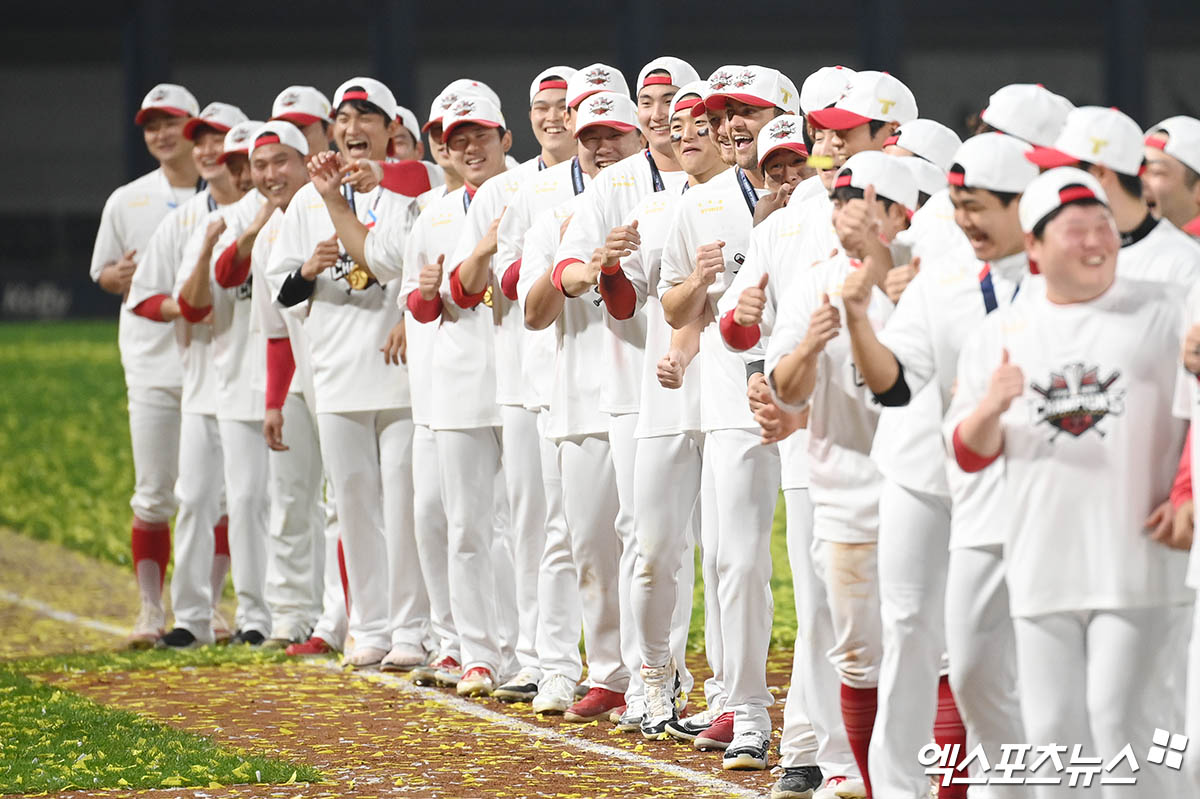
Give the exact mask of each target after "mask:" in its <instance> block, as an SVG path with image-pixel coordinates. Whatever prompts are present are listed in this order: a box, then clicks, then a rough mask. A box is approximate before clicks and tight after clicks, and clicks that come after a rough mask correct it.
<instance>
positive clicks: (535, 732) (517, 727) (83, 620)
mask: <svg viewBox="0 0 1200 799" xmlns="http://www.w3.org/2000/svg"><path fill="white" fill-rule="evenodd" d="M0 600H3V601H5V602H9V603H11V604H14V605H20V606H21V607H24V608H28V609H29V610H32V611H34V612H35V613H40V614H42V615H43V616H49V617H50V618H52V619H56V620H57V621H61V622H65V623H67V624H74V625H77V626H80V627H87V628H89V629H92V630H98V631H99V632H103V633H108V634H109V635H114V636H118V637H122V638H123V637H125V636H126V635H128V634H129V630H127V629H125V628H123V627H117V626H116V625H113V624H108V623H106V622H102V621H97V620H96V619H89V618H87V617H85V616H80V615H79V614H77V613H71V612H69V611H65V610H59V609H58V608H56V607H54V606H52V605H48V604H46V603H45V602H41V601H39V600H36V599H29V598H28V597H23V596H20V595H18V594H14V593H13V592H11V591H6V590H3V589H0ZM299 662H305V661H299ZM313 665H314V666H315V667H318V668H326V669H329V670H331V671H337V672H343V671H344V670H343V668H342V666H341V665H340V664H339V663H337V662H336V661H324V662H321V663H320V664H319V665H318V664H313ZM354 676H355V677H356V678H358V679H361V680H363V681H365V682H372V683H382V684H384V685H388V686H391V687H392V688H395V689H397V690H399V691H401V692H402V693H408V694H413V695H415V696H419V697H421V698H422V699H425V700H428V701H432V702H437V703H438V704H440V705H443V706H445V707H448V708H451V709H452V710H456V711H458V712H459V713H465V714H466V715H468V716H474V717H475V718H478V719H481V720H483V721H487V722H489V723H490V724H495V725H496V726H499V727H504V728H505V729H508V730H511V731H513V732H518V733H521V734H522V735H526V736H528V737H530V738H537V739H539V740H542V741H548V742H551V743H555V744H559V745H562V746H569V747H571V748H572V749H578V750H580V751H583V752H587V753H588V754H592V755H597V756H599V757H606V758H611V759H613V760H620V761H623V762H625V763H630V764H632V765H636V766H640V767H642V768H645V769H648V770H650V771H657V772H659V773H660V774H666V775H669V776H671V777H675V778H677V779H681V780H684V781H686V782H690V783H692V784H693V785H698V786H700V787H702V788H707V789H708V790H711V791H717V792H720V793H723V794H725V795H727V796H730V797H739V798H740V799H758V797H759V796H760V794H759V793H758V792H756V791H751V790H747V789H746V788H743V787H742V786H740V785H737V784H736V783H732V782H729V781H727V780H722V779H719V778H717V777H713V776H711V775H709V774H703V773H701V772H699V771H695V770H693V769H690V768H686V767H684V766H677V765H675V764H674V763H667V762H664V761H661V760H655V759H654V758H651V757H646V756H644V755H640V754H638V753H637V752H631V751H629V750H627V749H621V748H619V747H615V746H605V745H604V744H598V743H596V742H595V741H589V740H588V739H587V738H579V737H576V736H574V735H569V734H567V733H564V732H559V731H557V730H554V729H550V728H548V727H538V726H537V725H535V724H530V723H528V722H526V721H521V720H520V719H517V718H513V717H512V716H508V715H505V714H504V713H498V712H496V711H495V710H492V709H490V708H487V707H484V706H483V705H480V704H477V703H475V702H468V701H466V700H464V699H459V698H458V697H457V696H453V695H450V694H446V693H443V692H441V691H437V690H434V689H433V688H423V687H421V686H419V685H414V684H413V683H412V682H410V681H409V680H407V679H404V678H402V677H395V676H392V675H390V674H377V673H372V674H355V675H354Z"/></svg>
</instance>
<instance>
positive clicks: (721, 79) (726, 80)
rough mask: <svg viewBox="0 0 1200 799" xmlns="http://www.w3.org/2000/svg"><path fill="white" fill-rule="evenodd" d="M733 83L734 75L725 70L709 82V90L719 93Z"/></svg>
mask: <svg viewBox="0 0 1200 799" xmlns="http://www.w3.org/2000/svg"><path fill="white" fill-rule="evenodd" d="M731 83H733V75H730V74H729V73H728V72H726V71H725V70H721V71H720V72H718V73H717V74H715V75H713V76H712V79H711V80H709V82H708V88H710V89H712V90H713V91H714V92H719V91H721V90H722V89H724V88H725V87H726V86H728V85H729V84H731Z"/></svg>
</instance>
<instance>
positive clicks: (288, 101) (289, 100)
mask: <svg viewBox="0 0 1200 799" xmlns="http://www.w3.org/2000/svg"><path fill="white" fill-rule="evenodd" d="M299 101H300V98H299V97H297V96H296V93H295V92H288V93H287V94H285V95H283V97H280V98H279V104H280V105H281V106H283V107H284V108H291V107H292V106H294V105H295V104H296V103H298V102H299Z"/></svg>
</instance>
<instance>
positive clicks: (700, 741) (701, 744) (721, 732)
mask: <svg viewBox="0 0 1200 799" xmlns="http://www.w3.org/2000/svg"><path fill="white" fill-rule="evenodd" d="M732 741H733V713H722V714H721V715H719V716H717V718H716V720H715V721H714V722H713V723H712V724H710V725H709V727H708V729H707V730H705V731H704V732H702V733H700V734H699V735H697V736H696V737H695V738H694V739H693V740H692V748H693V749H699V750H700V751H701V752H707V751H710V750H716V749H725V748H727V747H728V746H729V744H730V743H731V742H732Z"/></svg>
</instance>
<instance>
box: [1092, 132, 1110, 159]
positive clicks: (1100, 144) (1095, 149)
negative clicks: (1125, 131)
mask: <svg viewBox="0 0 1200 799" xmlns="http://www.w3.org/2000/svg"><path fill="white" fill-rule="evenodd" d="M1088 141H1090V142H1091V143H1092V155H1100V151H1101V150H1103V149H1104V148H1105V147H1107V146H1108V139H1097V138H1096V137H1095V136H1088Z"/></svg>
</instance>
